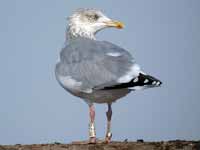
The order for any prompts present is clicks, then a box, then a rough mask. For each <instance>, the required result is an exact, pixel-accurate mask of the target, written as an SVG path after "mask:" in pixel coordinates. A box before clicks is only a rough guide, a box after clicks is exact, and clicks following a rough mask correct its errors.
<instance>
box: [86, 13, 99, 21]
mask: <svg viewBox="0 0 200 150" xmlns="http://www.w3.org/2000/svg"><path fill="white" fill-rule="evenodd" d="M86 17H87V18H88V19H89V20H90V21H96V20H98V19H99V16H98V15H97V14H87V15H86Z"/></svg>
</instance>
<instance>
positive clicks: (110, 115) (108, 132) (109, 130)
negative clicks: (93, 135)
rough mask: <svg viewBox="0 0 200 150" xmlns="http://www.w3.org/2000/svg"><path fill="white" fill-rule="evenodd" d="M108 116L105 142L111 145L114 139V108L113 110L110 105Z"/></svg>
mask: <svg viewBox="0 0 200 150" xmlns="http://www.w3.org/2000/svg"><path fill="white" fill-rule="evenodd" d="M106 116H107V131H106V138H105V141H106V143H110V141H111V138H112V133H111V118H112V108H111V104H108V111H107V112H106Z"/></svg>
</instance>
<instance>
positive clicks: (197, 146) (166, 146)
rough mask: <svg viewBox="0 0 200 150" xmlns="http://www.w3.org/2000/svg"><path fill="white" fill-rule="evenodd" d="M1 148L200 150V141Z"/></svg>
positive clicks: (5, 148) (9, 148) (5, 149)
mask: <svg viewBox="0 0 200 150" xmlns="http://www.w3.org/2000/svg"><path fill="white" fill-rule="evenodd" d="M0 150H200V141H180V140H175V141H168V142H143V140H139V141H138V142H128V141H124V142H112V143H110V144H105V143H97V144H84V143H80V144H77V143H72V144H61V143H54V144H33V145H20V144H17V145H0Z"/></svg>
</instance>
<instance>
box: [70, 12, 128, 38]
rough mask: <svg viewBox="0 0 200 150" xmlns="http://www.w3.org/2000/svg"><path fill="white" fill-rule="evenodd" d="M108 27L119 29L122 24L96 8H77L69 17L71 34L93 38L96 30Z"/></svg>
mask: <svg viewBox="0 0 200 150" xmlns="http://www.w3.org/2000/svg"><path fill="white" fill-rule="evenodd" d="M108 27H115V28H118V29H121V28H123V27H124V25H123V23H121V22H119V21H115V20H112V19H110V18H108V17H107V16H106V15H104V14H103V13H102V12H101V11H100V10H96V9H78V10H77V11H75V13H74V14H73V15H72V16H70V17H69V32H70V33H69V34H71V36H75V37H76V36H83V37H88V38H94V35H95V34H96V33H97V32H98V31H100V30H102V29H104V28H108Z"/></svg>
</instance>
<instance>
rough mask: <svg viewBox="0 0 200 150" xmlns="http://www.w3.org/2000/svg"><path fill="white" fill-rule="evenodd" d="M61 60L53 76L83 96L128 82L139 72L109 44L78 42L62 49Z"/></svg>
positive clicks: (119, 49) (123, 51)
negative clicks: (95, 90)
mask: <svg viewBox="0 0 200 150" xmlns="http://www.w3.org/2000/svg"><path fill="white" fill-rule="evenodd" d="M60 58H61V62H60V63H58V64H57V66H56V74H57V76H58V77H59V78H60V77H62V79H63V78H65V79H66V78H67V79H68V80H69V79H70V80H69V81H66V80H65V84H68V85H64V86H68V87H67V88H69V85H70V86H73V87H70V88H74V89H75V90H80V91H86V92H87V91H91V90H93V89H102V88H104V87H109V86H114V85H117V84H119V83H126V82H129V81H130V80H131V79H133V77H136V76H138V74H139V71H140V69H139V67H138V66H137V65H136V64H135V61H134V59H133V57H132V56H131V55H130V54H129V53H128V52H127V51H125V50H124V49H122V48H120V47H118V46H116V45H114V44H112V43H109V42H100V41H93V40H87V39H79V40H76V41H73V42H72V43H71V44H69V45H68V46H67V47H65V48H64V49H63V50H62V51H61V54H60ZM59 80H60V79H59ZM70 81H71V82H70ZM72 81H73V82H72ZM73 84H74V85H73Z"/></svg>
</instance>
